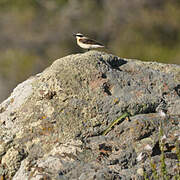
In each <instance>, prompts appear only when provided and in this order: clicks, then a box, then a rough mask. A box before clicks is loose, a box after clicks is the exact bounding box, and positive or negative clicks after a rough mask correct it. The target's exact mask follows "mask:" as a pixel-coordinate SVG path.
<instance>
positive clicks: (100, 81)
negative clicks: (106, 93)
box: [89, 78, 107, 89]
mask: <svg viewBox="0 0 180 180" xmlns="http://www.w3.org/2000/svg"><path fill="white" fill-rule="evenodd" d="M105 82H107V79H103V78H97V79H94V80H92V81H90V82H89V87H90V88H91V89H96V88H98V87H101V86H102V85H103V84H104V83H105Z"/></svg>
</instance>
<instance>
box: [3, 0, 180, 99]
mask: <svg viewBox="0 0 180 180" xmlns="http://www.w3.org/2000/svg"><path fill="white" fill-rule="evenodd" d="M0 17H1V18H0V29H1V30H0V32H1V33H0V42H1V43H0V86H3V87H6V88H4V89H5V90H3V91H1V88H0V101H1V100H3V99H5V98H6V97H7V96H8V94H9V93H10V92H11V90H12V88H14V87H15V86H16V85H17V83H19V82H21V81H23V80H25V79H26V78H28V77H29V76H30V75H33V74H36V73H38V72H40V71H42V70H43V69H44V68H45V67H47V66H48V65H50V64H51V63H52V61H53V60H55V59H57V58H60V57H63V56H65V55H68V54H72V53H79V52H83V51H84V50H82V49H80V48H79V47H78V46H77V45H76V42H75V39H74V38H73V37H72V33H73V32H81V33H84V34H86V35H88V36H90V37H92V38H94V39H97V40H99V41H100V42H102V43H104V44H105V45H106V46H107V47H108V50H107V52H108V53H112V54H116V55H118V56H120V57H125V58H133V59H141V60H144V61H159V62H164V63H175V64H180V1H179V0H151V1H149V0H132V1H127V0H113V1H110V0H28V1H25V0H16V1H15V0H0Z"/></svg>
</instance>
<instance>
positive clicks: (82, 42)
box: [73, 33, 104, 51]
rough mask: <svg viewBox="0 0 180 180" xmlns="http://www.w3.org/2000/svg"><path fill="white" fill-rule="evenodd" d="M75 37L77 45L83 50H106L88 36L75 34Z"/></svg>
mask: <svg viewBox="0 0 180 180" xmlns="http://www.w3.org/2000/svg"><path fill="white" fill-rule="evenodd" d="M73 36H75V37H76V40H77V44H78V45H79V46H80V47H81V48H83V49H87V50H88V51H89V50H90V49H94V48H104V45H103V44H101V43H99V42H97V41H95V40H93V39H90V38H88V37H86V36H84V35H83V34H81V33H76V34H75V33H73Z"/></svg>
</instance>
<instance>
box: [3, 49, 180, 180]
mask: <svg viewBox="0 0 180 180" xmlns="http://www.w3.org/2000/svg"><path fill="white" fill-rule="evenodd" d="M161 110H163V111H165V112H166V116H163V113H159V112H161ZM124 113H128V114H129V118H122V119H119V120H118V118H119V117H120V116H121V115H123V114H124ZM179 119H180V66H178V65H172V64H171V65H170V64H160V63H156V62H146V63H145V62H141V61H138V60H129V59H121V58H119V57H116V56H114V55H110V54H106V53H102V52H97V51H89V52H87V53H84V54H76V55H70V56H67V57H64V58H61V59H58V60H56V61H55V62H54V63H53V64H52V65H51V66H50V67H49V68H47V69H46V70H45V71H43V72H42V73H40V74H38V75H36V76H33V77H31V78H29V79H28V80H26V81H25V82H23V83H21V84H19V85H18V86H17V87H16V88H15V89H14V91H13V93H12V94H11V96H10V97H9V98H8V99H7V100H5V101H4V102H3V103H2V104H1V105H0V124H1V127H0V134H1V136H0V138H1V139H0V140H1V141H0V155H1V164H0V174H1V176H2V177H5V178H6V179H13V180H21V179H22V180H25V179H27V180H28V179H32V180H40V179H64V180H66V179H80V180H85V179H99V180H101V179H113V178H114V179H131V178H136V179H142V178H143V176H145V174H146V176H147V177H152V176H153V175H152V174H153V171H152V167H151V166H150V162H149V161H150V160H151V161H152V162H153V161H154V162H155V163H156V168H157V173H158V174H160V175H162V173H161V164H162V161H161V160H160V156H162V152H161V147H163V148H164V151H165V155H166V156H167V157H168V160H167V162H166V160H165V162H166V166H167V170H168V173H169V176H171V177H172V176H175V174H176V173H177V167H176V165H177V155H176V150H177V149H178V148H177V144H178V143H179V142H178V141H180V131H179V127H180V125H179ZM111 126H112V128H111ZM160 126H161V127H162V130H163V132H161V133H159V127H160ZM107 129H108V130H107ZM160 135H161V136H160ZM161 139H162V142H163V143H164V144H165V145H164V146H163V145H162V143H161V141H159V140H161ZM161 145H162V146H161ZM175 145H176V146H175ZM149 157H150V158H149ZM151 164H152V163H151Z"/></svg>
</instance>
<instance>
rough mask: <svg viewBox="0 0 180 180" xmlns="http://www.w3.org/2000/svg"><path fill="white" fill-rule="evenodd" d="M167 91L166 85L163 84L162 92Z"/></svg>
mask: <svg viewBox="0 0 180 180" xmlns="http://www.w3.org/2000/svg"><path fill="white" fill-rule="evenodd" d="M168 89H169V88H168V86H167V84H166V83H164V84H163V90H164V91H168Z"/></svg>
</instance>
